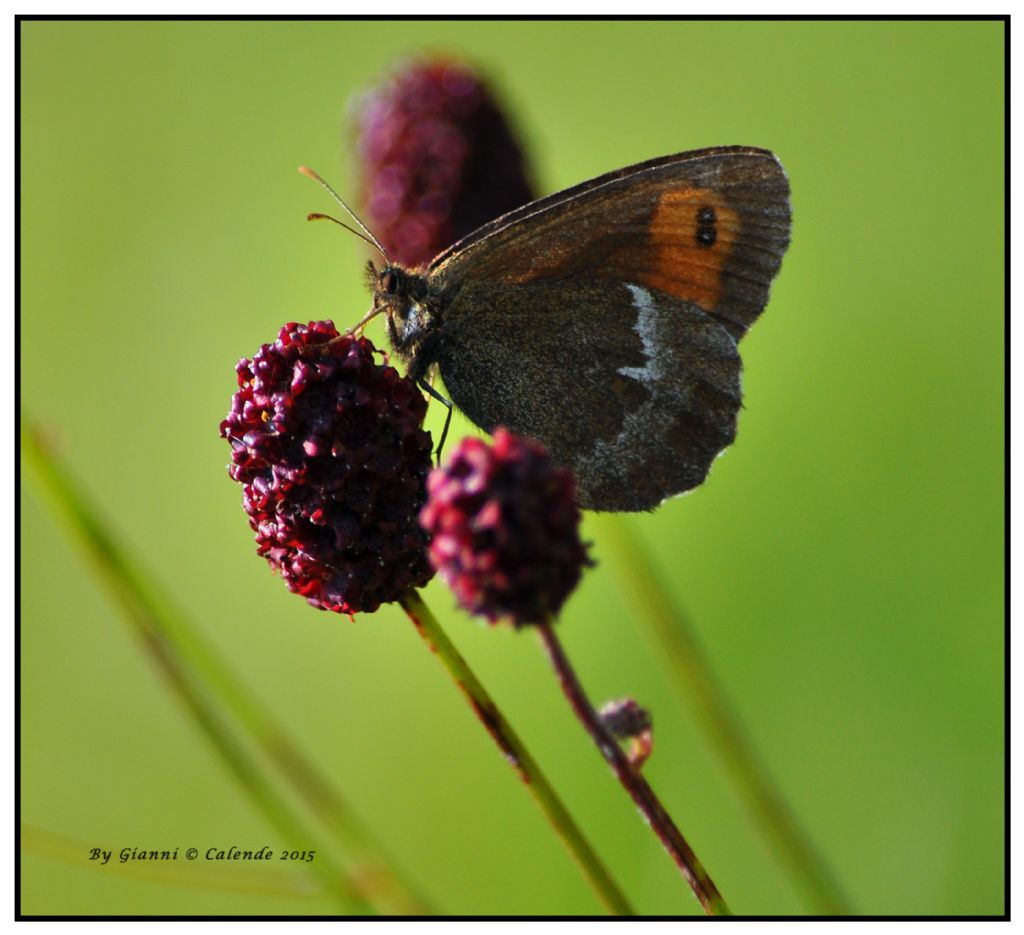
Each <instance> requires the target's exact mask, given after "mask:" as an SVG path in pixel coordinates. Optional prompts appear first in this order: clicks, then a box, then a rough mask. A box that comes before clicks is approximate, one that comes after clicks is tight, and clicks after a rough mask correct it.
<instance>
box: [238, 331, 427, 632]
mask: <svg viewBox="0 0 1024 935" xmlns="http://www.w3.org/2000/svg"><path fill="white" fill-rule="evenodd" d="M374 353H375V349H374V347H373V345H372V344H371V343H370V342H369V341H368V340H367V339H366V338H356V337H352V336H351V335H344V336H339V335H338V332H337V330H336V329H335V327H334V325H333V324H332V323H331V322H329V321H316V322H310V323H309V324H308V325H299V324H294V323H291V324H287V325H285V326H284V327H283V328H282V329H281V331H280V333H279V334H278V336H277V340H276V341H275V342H274V343H273V344H264V345H263V346H262V347H261V348H260V349H259V351H257V352H256V354H255V356H254V357H253V359H252V360H251V361H250V360H247V359H243V360H241V361H239V363H238V366H237V367H236V368H235V369H236V371H237V372H238V387H239V389H238V391H237V392H236V393H235V395H234V396H233V397H232V400H231V411H230V412H229V413H228V417H227V418H226V419H225V420H224V421H223V422H222V423H221V426H220V433H221V436H222V437H224V438H226V439H227V440H228V441H229V442H230V444H231V465H230V467H229V468H228V473H229V474H230V475H231V477H232V478H233V479H234V480H236V481H238V482H239V483H240V484H242V505H243V506H244V508H245V511H246V513H248V515H249V524H250V525H251V526H252V528H253V530H254V531H255V532H256V550H257V552H258V553H259V554H260V555H262V556H263V557H264V558H266V560H267V561H268V562H269V563H270V565H271V566H272V567H273V568H276V569H277V570H278V571H279V572H280V573H281V576H282V577H283V578H284V580H285V582H286V583H287V585H288V587H289V588H291V589H292V590H293V591H294V592H296V593H297V594H301V595H302V596H303V597H305V598H306V599H307V600H308V601H309V603H310V604H312V605H313V606H314V607H319V608H321V609H324V610H333V611H337V612H340V613H347V614H352V613H355V612H357V611H364V612H371V611H374V610H376V609H377V608H378V607H379V606H380V605H381V604H382V603H385V602H387V601H393V600H396V599H397V598H398V597H400V596H401V595H402V593H403V592H404V591H405V590H406V589H407V588H410V587H416V586H418V585H422V584H425V583H426V582H427V581H429V580H430V578H431V577H432V576H433V574H434V572H433V570H432V569H431V567H430V564H429V562H428V561H427V555H426V545H427V539H426V536H425V534H424V532H423V530H422V528H421V527H420V526H419V525H418V523H417V520H416V517H417V514H418V513H419V510H420V507H421V506H422V505H423V502H424V500H425V497H426V488H425V484H426V477H427V474H428V473H429V471H430V452H431V442H430V435H429V434H428V433H427V432H425V431H424V430H423V429H422V427H421V423H422V422H423V416H424V414H425V412H426V401H425V400H424V398H423V396H422V394H421V393H420V392H419V390H417V389H416V387H415V386H414V385H413V383H412V382H411V381H409V380H408V379H406V378H405V377H402V376H400V375H399V374H398V372H397V371H396V370H395V369H394V368H393V367H389V366H386V365H383V364H380V363H377V362H376V361H375V360H374V356H373V355H374ZM377 353H379V352H377Z"/></svg>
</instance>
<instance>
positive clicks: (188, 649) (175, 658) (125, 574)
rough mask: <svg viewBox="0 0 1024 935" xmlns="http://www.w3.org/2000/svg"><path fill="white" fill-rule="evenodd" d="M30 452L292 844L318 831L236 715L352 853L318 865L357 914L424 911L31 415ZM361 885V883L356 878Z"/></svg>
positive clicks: (208, 729)
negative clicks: (264, 763)
mask: <svg viewBox="0 0 1024 935" xmlns="http://www.w3.org/2000/svg"><path fill="white" fill-rule="evenodd" d="M22 425H23V428H22V433H21V447H22V452H23V453H24V455H25V457H26V460H27V461H28V462H29V463H30V464H31V465H32V467H33V468H34V470H35V473H36V475H37V477H38V478H39V479H40V481H41V482H42V485H43V488H44V490H45V491H46V493H47V494H49V496H50V498H51V500H52V501H53V503H54V505H55V506H56V508H57V511H58V513H59V515H60V516H61V517H62V518H63V519H64V520H65V521H66V522H67V523H68V525H69V526H70V528H71V531H72V532H73V533H75V534H76V536H77V538H78V540H79V541H80V542H81V544H82V546H83V547H84V549H85V552H86V554H87V556H88V558H89V559H90V560H91V561H92V563H93V567H94V568H95V569H96V571H97V572H98V574H99V577H100V578H101V579H102V580H103V582H104V583H105V584H106V585H107V587H108V588H109V589H110V591H111V592H112V593H113V595H114V596H115V598H116V599H117V601H118V602H119V603H120V605H121V606H122V608H123V609H124V611H125V613H126V616H127V618H128V619H129V621H130V622H131V623H132V625H133V627H134V629H135V630H136V632H137V633H138V635H139V636H140V638H141V639H142V641H143V644H144V645H145V646H146V648H147V649H148V650H149V652H150V654H151V656H152V658H153V659H154V661H155V662H156V663H157V665H158V666H159V667H160V668H161V670H162V671H163V672H164V674H165V675H166V676H167V679H168V682H169V684H170V685H171V687H172V688H173V689H174V690H175V692H176V693H177V695H178V696H179V697H180V698H181V700H182V701H183V702H184V703H185V705H186V707H187V708H188V709H189V710H190V712H191V713H192V715H193V717H194V719H195V722H196V724H197V726H198V727H199V728H200V729H201V730H202V731H203V733H204V734H206V736H207V738H208V739H209V740H210V741H211V743H213V745H214V746H215V748H216V749H217V751H218V752H219V753H220V754H221V756H222V757H223V758H224V760H225V762H226V763H227V764H228V766H229V767H230V768H231V769H232V771H233V772H234V773H235V775H236V778H238V780H239V781H240V782H242V784H243V785H244V786H245V788H246V789H247V791H248V792H249V793H250V795H252V796H253V798H254V800H255V801H256V802H257V803H258V804H259V805H260V807H261V808H262V809H263V811H264V812H265V813H266V814H267V816H268V817H270V818H271V820H272V821H273V822H274V824H275V826H276V827H278V828H279V829H280V830H281V831H282V833H283V834H284V835H285V837H286V839H292V840H305V839H309V838H310V834H309V832H308V831H306V830H305V828H304V826H303V823H302V821H301V820H300V819H299V818H298V817H297V816H296V815H295V813H294V812H293V810H292V809H291V807H290V806H289V805H288V804H287V803H286V802H285V801H284V800H283V799H282V798H281V797H280V796H279V795H278V794H277V793H276V792H275V791H274V789H273V786H272V785H271V784H270V782H269V781H268V780H267V779H266V777H265V776H264V775H263V773H262V772H261V770H260V769H259V768H258V767H257V766H256V764H255V763H254V761H253V760H252V759H251V757H250V756H249V755H248V754H247V753H246V751H245V749H244V748H243V746H242V745H241V744H240V743H239V742H238V741H237V739H236V738H235V736H234V735H233V734H232V733H231V731H230V729H229V727H228V723H229V717H228V716H227V715H226V713H225V711H227V712H230V715H233V717H234V718H235V719H236V720H237V722H239V723H240V724H241V725H242V727H244V729H245V730H246V731H247V732H248V733H249V735H250V736H251V739H252V741H253V742H254V743H255V744H257V745H258V746H259V747H260V748H261V749H262V751H263V752H264V754H265V755H266V756H267V757H268V758H269V759H270V760H271V762H273V763H274V764H275V765H276V766H277V767H278V768H279V769H280V770H281V772H282V773H283V774H284V776H285V777H286V778H287V779H288V781H289V782H290V783H291V784H292V786H293V787H294V789H295V791H296V792H297V794H298V795H299V797H300V798H301V800H302V801H303V802H304V804H305V805H306V806H307V807H308V808H309V810H310V811H311V813H313V814H314V815H315V816H316V817H317V819H318V820H319V821H320V823H321V824H322V826H323V829H324V830H326V831H327V832H328V833H330V834H331V835H332V837H333V839H334V840H335V841H336V842H337V843H338V845H339V846H340V848H341V849H342V851H343V852H344V864H345V869H344V870H343V869H342V868H341V867H339V866H334V865H333V861H332V860H331V859H329V858H328V857H327V856H326V855H327V854H328V853H329V852H328V851H327V850H326V849H323V850H322V851H321V853H322V854H323V855H324V859H323V861H321V857H320V855H318V857H317V860H315V861H313V863H312V864H311V865H310V866H311V868H313V869H315V870H316V871H317V872H319V873H321V874H322V875H323V877H324V882H325V884H326V885H327V887H328V890H329V891H330V892H332V893H334V895H335V896H336V897H338V898H339V899H340V900H341V901H342V902H343V904H344V906H345V909H346V911H348V912H367V911H369V912H373V911H386V912H389V913H403V914H423V913H426V912H428V910H427V909H426V907H425V906H424V904H423V903H422V901H421V900H419V899H418V898H417V897H416V896H414V895H413V893H412V891H411V889H410V888H409V887H408V886H406V885H405V884H404V883H402V882H401V880H400V879H399V877H398V875H397V874H396V872H395V871H394V870H393V868H392V867H391V863H390V861H389V860H388V859H387V857H386V855H385V854H384V852H383V850H382V849H381V848H380V847H379V846H378V845H377V844H376V843H375V842H374V841H373V839H372V837H371V835H370V833H369V831H368V830H367V829H366V828H365V827H364V826H363V825H362V823H361V822H360V821H359V820H358V818H357V817H356V815H355V812H354V811H353V810H352V808H351V807H350V806H349V805H348V804H347V803H346V802H344V801H343V800H342V799H341V797H340V796H339V795H338V794H337V793H336V792H335V791H334V790H333V788H332V787H331V786H330V785H329V784H328V782H327V781H326V780H325V779H324V778H323V777H322V776H321V775H320V774H319V773H318V772H317V770H316V768H315V767H314V766H313V765H312V763H310V762H309V761H308V760H307V759H306V758H305V757H304V756H303V755H302V753H301V752H300V751H299V750H298V748H297V747H296V745H295V744H294V743H293V742H292V740H291V739H290V737H289V736H288V735H287V734H286V732H285V731H284V730H283V729H282V728H281V727H280V726H279V725H278V724H277V723H276V722H275V721H274V719H273V718H272V717H271V715H270V714H269V713H268V712H267V711H266V710H265V709H264V708H263V706H262V705H261V704H260V703H259V702H258V701H257V700H256V698H255V697H254V696H253V695H252V694H251V693H249V692H248V691H247V690H246V689H245V687H244V686H243V684H242V683H241V682H240V681H239V680H238V679H237V677H235V676H234V674H233V673H232V672H231V670H230V669H229V668H228V667H227V666H226V665H225V664H224V663H223V662H222V661H221V660H220V659H219V658H218V657H217V655H216V654H215V652H214V651H213V650H212V649H210V648H209V647H208V646H207V645H206V644H205V643H204V641H203V640H202V638H201V636H200V634H199V633H198V631H196V630H195V628H194V627H193V626H192V625H191V624H190V623H189V622H188V620H187V619H186V618H185V616H184V615H183V614H181V613H180V612H178V611H177V610H176V609H175V608H174V607H173V606H172V604H171V602H170V601H169V600H168V599H167V598H166V597H165V596H163V595H161V594H159V591H158V588H157V586H156V585H155V584H154V582H153V580H152V578H150V577H148V576H147V575H146V574H145V573H144V572H143V571H142V570H140V569H139V568H138V566H137V565H136V564H134V563H133V562H132V561H131V560H130V559H129V557H128V555H127V553H126V551H125V550H124V549H122V548H121V547H120V546H119V544H118V543H117V541H116V539H115V538H114V536H113V535H112V534H111V533H110V531H109V530H108V529H107V528H106V527H105V526H104V525H103V523H102V522H101V521H100V520H99V518H98V516H97V514H96V512H95V511H94V510H93V509H92V507H91V505H90V504H89V503H88V501H87V500H86V498H85V497H84V496H83V494H82V492H81V491H80V490H79V489H78V488H77V487H76V485H75V484H74V482H73V481H72V479H71V478H70V476H69V475H68V472H67V471H66V470H65V469H64V468H63V467H62V466H61V465H60V464H59V462H58V461H57V460H56V459H55V458H54V456H53V455H52V454H51V452H50V451H49V450H48V448H47V446H46V444H45V441H44V440H43V438H42V434H41V432H40V430H39V428H38V427H34V426H32V425H31V424H30V423H29V422H28V421H27V420H26V419H24V418H23V419H22ZM355 881H358V883H357V882H355Z"/></svg>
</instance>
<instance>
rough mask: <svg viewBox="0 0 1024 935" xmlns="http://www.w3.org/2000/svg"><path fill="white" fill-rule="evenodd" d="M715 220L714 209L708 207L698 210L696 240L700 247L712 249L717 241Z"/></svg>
mask: <svg viewBox="0 0 1024 935" xmlns="http://www.w3.org/2000/svg"><path fill="white" fill-rule="evenodd" d="M717 220H718V219H717V217H716V216H715V209H714V208H712V207H711V206H710V205H704V207H702V208H700V209H698V211H697V233H696V240H697V243H699V244H700V245H701V246H702V247H713V246H714V245H715V241H716V240H718V228H717V227H716V226H715V225H716V223H717Z"/></svg>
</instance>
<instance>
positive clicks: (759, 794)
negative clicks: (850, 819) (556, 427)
mask: <svg viewBox="0 0 1024 935" xmlns="http://www.w3.org/2000/svg"><path fill="white" fill-rule="evenodd" d="M598 521H599V522H600V523H602V524H603V525H605V527H606V528H607V529H608V532H609V535H606V536H604V537H602V539H601V541H602V543H606V544H610V545H611V547H612V548H614V549H615V553H616V562H615V567H616V569H617V571H618V573H619V574H620V575H621V577H622V579H623V582H624V583H625V585H626V588H627V590H628V593H629V595H630V600H631V601H632V602H633V603H634V605H639V607H640V609H641V610H642V613H641V614H640V616H641V618H642V619H643V621H644V623H645V626H644V627H642V629H643V630H644V632H645V633H646V634H647V636H648V638H649V639H650V640H651V642H652V643H653V645H654V648H655V650H656V652H657V654H658V656H660V657H662V658H664V659H665V660H666V661H667V662H668V665H669V667H670V668H671V670H672V673H673V676H674V678H673V679H672V683H673V686H674V688H675V689H676V691H677V692H678V693H679V694H680V695H681V696H682V698H683V701H684V702H685V703H687V704H689V706H690V707H691V708H692V709H693V710H694V712H695V713H696V715H697V719H698V721H699V722H700V724H701V726H702V727H703V728H704V730H705V731H706V732H707V734H708V736H709V737H710V738H711V740H712V742H713V743H714V744H715V746H716V747H717V748H718V752H719V754H720V755H721V756H722V758H723V759H724V760H725V762H726V764H727V766H728V768H729V770H730V772H731V773H732V776H733V780H734V781H735V782H736V784H737V785H738V786H739V788H740V790H741V792H742V793H743V794H744V795H745V796H746V798H747V801H748V803H749V805H750V807H751V808H752V809H753V812H754V815H755V817H756V818H757V820H758V822H759V823H760V825H761V827H762V829H763V830H764V832H765V833H766V834H767V835H768V837H769V838H770V839H771V840H772V842H773V843H774V845H775V847H776V849H777V851H778V853H779V854H780V855H781V856H782V857H783V859H784V860H785V862H786V864H787V865H788V867H789V869H790V872H791V873H792V874H793V876H794V877H795V878H796V880H797V881H798V882H799V883H800V884H801V886H802V888H803V889H804V891H805V893H806V894H807V896H808V897H809V898H810V899H811V901H812V902H813V903H814V905H815V907H816V909H817V911H819V912H821V913H822V914H824V915H849V913H850V909H849V907H848V905H847V904H846V900H845V898H844V897H843V894H842V892H841V891H840V889H839V886H838V884H837V883H836V881H835V879H834V878H833V877H832V875H831V873H830V872H829V870H828V868H827V867H826V866H825V862H824V861H823V860H822V858H821V857H820V855H819V854H818V853H817V851H816V850H815V847H814V845H813V844H812V843H811V841H810V839H809V838H808V837H807V835H806V834H805V832H804V831H803V829H801V827H800V825H799V823H798V822H797V820H796V817H795V815H794V814H793V813H792V811H791V810H790V808H789V806H788V805H787V804H786V801H785V799H784V798H783V796H782V794H781V793H780V792H779V790H778V789H777V788H776V786H775V784H774V783H773V781H772V779H771V777H770V776H769V774H768V770H767V768H766V767H765V765H764V764H763V763H762V762H761V760H760V758H759V757H758V755H757V754H756V753H755V751H754V748H753V746H752V744H751V742H750V740H749V739H748V737H747V736H746V734H745V732H744V730H743V728H742V727H741V725H740V721H739V718H738V717H737V716H736V714H735V712H734V710H733V707H732V704H731V702H730V701H729V698H728V696H727V694H726V692H725V689H724V688H723V687H722V686H721V685H720V684H719V682H718V680H717V679H716V678H715V675H714V673H713V672H712V671H711V667H710V665H709V663H708V661H707V659H706V658H705V657H704V654H703V652H702V650H701V647H700V644H699V642H698V640H697V637H696V634H695V633H694V632H693V629H692V627H691V625H690V623H689V621H688V620H687V618H686V616H685V614H684V613H683V612H682V611H680V610H679V609H678V608H677V607H676V606H675V605H674V603H673V599H672V597H671V596H670V592H669V589H668V587H667V586H666V584H665V582H664V581H663V580H662V579H661V578H660V577H659V576H658V574H657V573H656V572H655V570H654V566H653V564H652V561H651V558H650V556H649V555H648V554H647V552H646V550H645V548H644V546H643V543H642V542H641V541H640V539H639V537H637V536H636V535H635V533H634V531H633V528H632V523H631V522H630V520H629V518H628V517H619V516H616V517H612V516H604V515H602V516H600V517H599V518H598Z"/></svg>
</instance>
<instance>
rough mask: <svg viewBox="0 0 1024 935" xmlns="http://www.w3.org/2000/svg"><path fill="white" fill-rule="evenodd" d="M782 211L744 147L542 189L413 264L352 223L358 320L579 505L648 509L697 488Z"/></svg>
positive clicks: (768, 166)
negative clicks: (366, 244)
mask: <svg viewBox="0 0 1024 935" xmlns="http://www.w3.org/2000/svg"><path fill="white" fill-rule="evenodd" d="M302 171H304V172H305V174H307V175H311V176H312V177H314V178H316V179H317V181H320V182H321V183H322V184H324V185H325V187H327V188H328V190H330V191H331V192H332V194H335V193H334V192H333V190H332V189H330V186H327V185H326V183H325V182H323V180H322V179H320V178H319V176H317V175H316V174H315V173H313V172H312V171H311V170H306V169H303V170H302ZM335 197H336V198H337V197H338V196H337V195H336V194H335ZM338 200H339V201H341V199H340V198H338ZM342 204H343V205H344V202H342ZM345 207H346V209H347V210H349V211H350V213H352V212H351V210H350V209H348V208H347V205H346V206H345ZM314 216H319V217H323V215H311V217H314ZM353 217H355V215H354V214H353ZM331 220H334V219H333V218H332V219H331ZM790 220H791V211H790V203H789V181H788V179H787V177H786V174H785V172H784V171H783V169H782V166H781V164H780V163H779V161H778V159H776V157H775V156H774V155H773V154H772V153H770V152H768V151H766V150H763V149H755V148H751V147H745V146H725V147H717V148H712V149H702V150H696V151H693V152H685V153H678V154H676V155H673V156H664V157H662V158H660V159H653V160H650V161H648V162H643V163H640V164H638V165H634V166H629V167H627V168H624V169H619V170H618V171H615V172H610V173H608V174H607V175H602V176H599V177H598V178H595V179H592V180H590V181H588V182H583V183H581V184H579V185H576V186H574V187H572V188H569V189H566V190H565V191H562V192H558V193H557V194H554V195H549V196H547V197H545V198H541V199H539V200H537V201H534V202H531V203H529V204H527V205H524V206H523V207H521V208H518V209H516V210H514V211H511V212H509V213H508V214H505V215H502V216H501V217H499V218H496V219H495V220H493V221H491V222H489V223H487V224H484V225H483V226H482V227H480V228H478V229H477V230H476V231H474V232H473V233H471V234H469V235H468V236H466V237H464V238H462V239H461V240H459V241H458V242H457V243H455V244H454V245H452V246H451V247H449V248H448V249H446V250H444V251H442V252H441V253H440V254H438V256H436V257H435V258H434V259H433V260H432V261H431V263H430V264H429V265H428V266H427V267H426V269H423V270H409V269H404V268H402V267H400V266H397V265H395V264H392V263H391V262H390V261H387V254H386V252H385V251H384V248H383V247H382V246H381V245H380V244H379V243H378V242H377V241H376V239H375V238H373V236H372V234H370V232H369V231H368V230H366V228H365V226H363V225H362V222H360V221H359V220H358V218H356V221H357V223H359V224H360V226H361V227H363V230H364V231H365V233H366V234H367V235H368V237H369V239H370V241H371V242H372V243H374V245H375V246H376V247H377V249H379V250H380V251H381V253H382V255H383V256H384V258H385V261H386V263H385V265H384V267H383V268H382V269H381V270H380V271H379V272H378V271H377V270H376V269H375V268H374V267H373V265H372V264H371V265H370V270H371V277H372V289H373V305H372V308H371V310H370V312H369V313H368V314H367V316H366V318H364V320H363V322H361V323H360V325H362V324H364V323H365V322H366V321H368V320H369V319H370V318H372V317H373V316H375V315H379V314H383V315H385V316H386V321H387V331H388V334H389V337H390V339H391V343H392V345H393V346H394V349H395V351H396V353H397V354H398V355H399V357H401V358H402V359H403V360H404V361H405V363H406V365H407V368H408V373H409V375H410V377H412V378H413V379H414V380H416V381H417V382H418V383H419V384H420V385H421V386H423V387H424V389H426V390H427V392H429V393H431V394H432V395H434V396H437V397H438V398H441V399H442V400H443V401H444V402H445V404H446V405H447V404H448V401H447V400H444V399H443V397H441V396H440V394H439V393H438V392H437V391H436V390H434V389H433V388H432V386H431V385H430V382H429V378H430V375H431V373H432V372H433V370H434V369H435V368H436V369H437V371H438V372H439V373H440V376H441V379H442V381H443V382H444V386H445V389H446V390H447V392H448V394H449V395H450V396H451V402H452V403H454V404H455V406H457V407H458V408H459V409H460V410H461V411H462V412H463V413H465V415H466V416H468V417H469V419H471V420H472V421H473V422H474V423H476V424H477V425H478V426H480V427H481V428H483V429H485V430H486V431H488V432H490V431H493V430H494V429H495V428H496V427H497V426H499V425H503V426H505V427H506V428H508V429H510V430H511V431H513V432H516V433H518V434H520V435H525V436H528V437H530V438H533V439H536V440H538V441H539V442H541V443H542V444H543V445H544V446H545V447H546V448H547V450H548V452H549V453H550V454H551V456H552V458H553V459H554V461H555V462H557V463H559V464H561V465H564V466H566V467H569V468H571V469H572V470H573V471H574V473H575V474H576V478H577V499H578V501H579V504H580V506H581V507H583V508H586V509H593V510H607V511H639V510H649V509H653V508H654V507H655V506H657V505H658V504H660V503H661V502H662V501H663V500H665V499H666V498H668V497H671V496H674V495H676V494H679V493H682V492H684V491H687V490H690V489H692V488H694V487H696V486H697V485H699V484H700V483H702V482H703V481H704V479H705V478H706V477H707V474H708V471H709V470H710V467H711V464H712V462H713V461H714V459H715V458H716V457H717V456H718V455H719V454H720V453H721V452H722V451H723V450H724V449H725V448H726V447H728V446H729V445H730V444H731V443H732V442H733V440H734V439H735V436H736V421H737V415H738V413H739V410H740V406H741V402H742V394H741V389H740V377H741V370H742V364H741V361H740V355H739V350H738V346H737V345H738V342H739V341H740V339H741V338H742V337H743V335H744V334H745V333H746V331H747V329H748V328H749V327H750V326H751V325H752V324H753V323H754V321H755V320H756V319H757V317H758V316H759V315H760V314H761V312H762V310H763V309H764V307H765V305H766V304H767V302H768V294H769V288H770V286H771V282H772V280H773V279H774V277H775V275H776V274H777V273H778V271H779V267H780V266H781V263H782V257H783V254H784V253H785V252H786V248H787V247H788V245H789V237H790ZM339 223H340V222H339ZM343 226H347V225H343ZM349 229H350V230H351V228H349ZM356 233H358V232H356ZM360 236H362V235H360ZM364 239H367V238H364ZM449 417H450V413H449ZM445 431H447V423H446V425H445ZM442 444H443V440H442Z"/></svg>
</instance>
